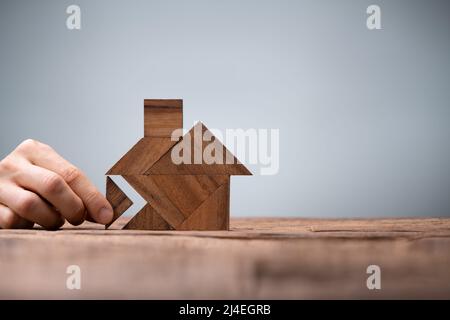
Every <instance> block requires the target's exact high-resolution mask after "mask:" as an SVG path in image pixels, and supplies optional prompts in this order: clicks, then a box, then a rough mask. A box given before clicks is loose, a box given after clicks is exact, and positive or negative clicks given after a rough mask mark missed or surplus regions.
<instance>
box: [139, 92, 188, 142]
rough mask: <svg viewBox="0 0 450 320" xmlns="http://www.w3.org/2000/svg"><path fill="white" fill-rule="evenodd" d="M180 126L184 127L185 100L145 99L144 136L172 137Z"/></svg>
mask: <svg viewBox="0 0 450 320" xmlns="http://www.w3.org/2000/svg"><path fill="white" fill-rule="evenodd" d="M180 128H183V100H178V99H146V100H144V136H146V137H171V135H172V132H173V131H174V130H176V129H180Z"/></svg>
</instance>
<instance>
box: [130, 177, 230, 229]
mask: <svg viewBox="0 0 450 320" xmlns="http://www.w3.org/2000/svg"><path fill="white" fill-rule="evenodd" d="M124 178H125V179H126V180H127V181H128V183H129V184H130V185H131V186H132V187H133V188H134V189H135V190H136V191H137V192H139V194H140V195H141V196H142V197H143V198H144V199H145V200H147V201H148V202H149V203H150V205H151V206H152V207H153V208H154V210H155V211H156V212H157V213H158V215H159V216H161V217H162V218H163V219H164V220H165V221H166V222H167V223H168V224H169V225H170V226H171V227H172V228H173V229H179V227H180V225H181V224H182V223H183V221H185V220H186V219H187V218H189V217H190V216H191V215H192V213H193V212H194V211H195V210H196V209H197V208H198V207H200V206H201V205H202V203H203V202H205V201H206V200H207V199H208V198H209V197H210V196H211V195H213V194H214V192H215V191H216V190H217V189H218V188H219V187H220V186H221V185H223V184H227V185H228V184H229V183H228V182H229V177H228V176H221V175H213V176H205V175H180V176H172V175H152V176H124ZM221 194H222V193H221ZM227 195H228V196H229V193H228V194H227ZM226 203H228V199H226V200H222V201H220V202H217V201H214V202H212V203H211V204H210V205H209V206H208V207H207V208H208V210H209V211H208V212H207V213H206V214H202V215H200V214H199V215H196V216H197V218H196V219H194V220H190V222H189V223H186V224H185V226H184V227H183V229H184V230H186V228H187V226H190V227H192V228H193V229H200V230H202V229H204V228H205V226H208V225H211V226H212V227H213V229H212V230H217V229H218V225H220V226H222V227H224V226H226V225H224V224H223V220H224V218H223V214H224V213H225V212H228V211H227V210H224V208H222V207H221V205H223V204H226ZM225 209H226V208H225ZM143 214H145V213H143ZM200 218H202V219H204V220H205V221H204V222H201V221H200V220H199V219H200ZM217 220H220V222H218V221H217ZM194 222H197V223H199V226H198V227H195V224H194ZM132 226H135V225H132Z"/></svg>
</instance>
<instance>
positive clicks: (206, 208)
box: [178, 178, 230, 230]
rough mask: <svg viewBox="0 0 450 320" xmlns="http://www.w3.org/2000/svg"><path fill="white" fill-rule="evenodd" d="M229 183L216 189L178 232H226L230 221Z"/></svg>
mask: <svg viewBox="0 0 450 320" xmlns="http://www.w3.org/2000/svg"><path fill="white" fill-rule="evenodd" d="M229 199H230V183H229V178H228V181H227V182H226V183H225V184H223V185H221V186H220V187H219V188H217V190H216V191H214V193H213V194H211V195H210V196H209V197H208V199H206V200H205V201H204V202H203V203H202V204H201V205H200V206H199V207H198V208H197V209H196V210H195V211H194V212H193V213H192V214H191V215H190V216H189V217H188V218H187V219H186V220H184V221H183V223H182V224H181V225H180V226H179V227H178V230H228V229H229V220H230V202H229Z"/></svg>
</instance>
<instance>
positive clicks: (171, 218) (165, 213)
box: [123, 176, 186, 229]
mask: <svg viewBox="0 0 450 320" xmlns="http://www.w3.org/2000/svg"><path fill="white" fill-rule="evenodd" d="M123 177H124V179H125V180H126V181H127V182H128V183H129V184H130V185H131V186H132V187H133V188H134V189H135V190H136V191H137V192H138V193H139V194H140V195H141V197H142V198H144V199H145V200H146V201H147V202H149V203H150V204H151V205H152V207H153V208H154V209H155V210H156V211H158V213H159V214H160V215H161V217H162V218H163V219H164V220H165V221H167V222H168V223H169V224H170V225H171V226H172V228H174V229H176V228H177V227H178V226H179V225H180V224H181V223H182V222H183V221H184V220H185V218H186V217H185V216H184V214H183V213H182V212H181V211H180V210H179V209H178V208H177V207H176V206H175V205H174V204H173V203H172V201H171V199H169V198H168V197H167V195H166V194H165V193H164V192H163V191H162V190H161V189H160V188H159V186H158V185H157V184H156V183H155V181H154V180H153V178H152V176H123Z"/></svg>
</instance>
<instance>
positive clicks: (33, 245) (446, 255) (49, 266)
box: [0, 218, 450, 299]
mask: <svg viewBox="0 0 450 320" xmlns="http://www.w3.org/2000/svg"><path fill="white" fill-rule="evenodd" d="M124 223H126V219H122V220H120V221H118V223H117V225H119V226H120V225H123V224H124ZM372 264H375V265H378V266H380V268H381V290H368V289H367V286H366V280H367V277H368V276H369V275H368V274H367V273H366V268H367V266H368V265H372ZM69 265H78V266H80V268H81V290H68V289H67V288H66V279H67V277H68V274H66V268H67V266H69ZM0 298H12V299H16V298H40V299H41V298H70V299H79V298H89V299H92V298H104V299H117V298H125V299H145V298H151V299H155V298H156V299H179V298H181V299H241V298H248V299H266V298H268V299H282V298H287V299H304V298H308V299H309V298H358V299H359V298H369V299H372V298H373V299H379V298H446V299H449V298H450V219H449V218H433V219H377V220H362V219H361V220H355V219H351V220H342V219H340V220H330V219H327V220H318V219H297V218H295V219H288V218H286V219H280V218H277V219H275V218H274V219H270V218H258V219H257V218H252V219H250V218H249V219H247V218H245V219H243V218H242V219H232V221H231V231H229V232H224V231H214V232H213V231H211V232H200V231H184V232H183V231H179V232H174V231H122V230H106V231H105V230H103V229H102V228H101V226H96V225H94V224H90V223H86V224H84V225H82V226H80V227H77V228H73V227H69V226H68V227H66V228H64V229H63V230H60V231H56V232H50V231H43V230H39V229H33V230H0Z"/></svg>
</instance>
